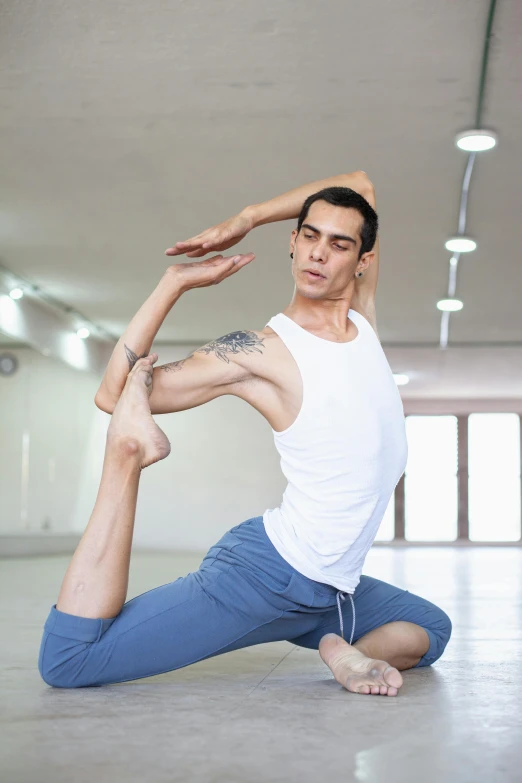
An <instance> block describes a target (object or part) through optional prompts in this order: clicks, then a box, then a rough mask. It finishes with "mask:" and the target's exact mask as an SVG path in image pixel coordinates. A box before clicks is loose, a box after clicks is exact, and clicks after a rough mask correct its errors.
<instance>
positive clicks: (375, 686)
mask: <svg viewBox="0 0 522 783" xmlns="http://www.w3.org/2000/svg"><path fill="white" fill-rule="evenodd" d="M379 691H380V688H379V686H378V685H372V694H373V695H374V696H377V695H378V694H379Z"/></svg>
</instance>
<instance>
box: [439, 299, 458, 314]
mask: <svg viewBox="0 0 522 783" xmlns="http://www.w3.org/2000/svg"><path fill="white" fill-rule="evenodd" d="M437 307H438V308H439V310H442V312H443V313H456V312H457V310H462V308H463V307H464V302H461V301H460V299H441V300H440V301H439V302H437Z"/></svg>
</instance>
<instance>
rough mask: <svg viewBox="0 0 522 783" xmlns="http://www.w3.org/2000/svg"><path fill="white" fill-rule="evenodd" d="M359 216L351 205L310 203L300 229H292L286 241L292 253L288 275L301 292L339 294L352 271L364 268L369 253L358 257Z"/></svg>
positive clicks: (321, 295)
mask: <svg viewBox="0 0 522 783" xmlns="http://www.w3.org/2000/svg"><path fill="white" fill-rule="evenodd" d="M363 220H364V219H363V216H362V215H361V213H360V212H358V211H357V210H355V209H347V208H346V207H335V206H333V205H332V204H328V203H327V202H326V201H315V202H314V203H313V204H312V206H311V207H310V209H309V210H308V215H307V217H306V218H305V220H304V222H303V225H302V226H301V231H300V232H299V234H298V233H297V231H296V230H295V229H294V231H292V238H291V242H290V252H293V254H294V258H293V263H292V275H293V278H294V280H295V284H296V288H297V290H298V292H299V293H300V294H301V295H302V296H305V297H308V298H310V299H323V298H327V297H328V296H331V295H333V294H337V295H339V294H342V293H343V291H344V290H345V289H346V288H347V287H348V286H349V285H350V283H351V282H352V281H353V279H354V275H355V272H356V271H359V270H360V271H364V269H365V268H366V267H367V266H368V263H369V260H370V259H368V258H367V257H368V256H371V255H372V254H371V253H365V254H364V256H362V258H361V259H359V251H360V248H361V235H360V230H361V228H362V224H363ZM309 270H312V271H316V272H317V273H319V275H322V276H321V277H320V276H319V275H314V274H311V273H310V271H309Z"/></svg>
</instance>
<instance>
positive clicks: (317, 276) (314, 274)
mask: <svg viewBox="0 0 522 783" xmlns="http://www.w3.org/2000/svg"><path fill="white" fill-rule="evenodd" d="M304 272H305V274H306V275H308V277H310V278H314V279H317V280H324V275H322V274H321V273H320V272H314V271H313V270H312V269H305V270H304Z"/></svg>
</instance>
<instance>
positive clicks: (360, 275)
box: [355, 272, 363, 277]
mask: <svg viewBox="0 0 522 783" xmlns="http://www.w3.org/2000/svg"><path fill="white" fill-rule="evenodd" d="M362 276H363V273H362V272H356V273H355V277H362Z"/></svg>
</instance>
